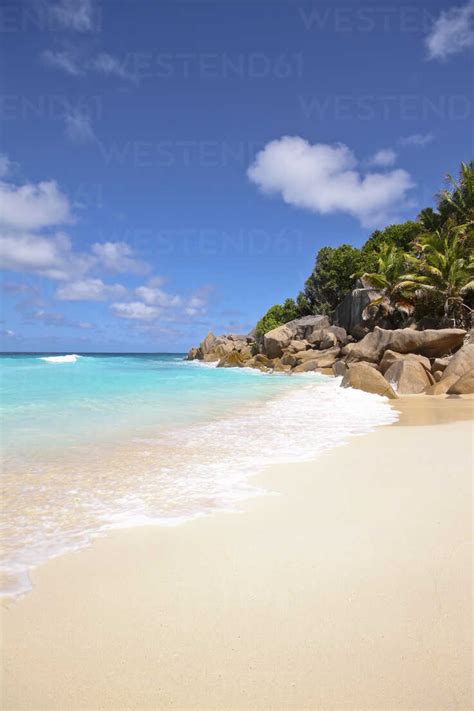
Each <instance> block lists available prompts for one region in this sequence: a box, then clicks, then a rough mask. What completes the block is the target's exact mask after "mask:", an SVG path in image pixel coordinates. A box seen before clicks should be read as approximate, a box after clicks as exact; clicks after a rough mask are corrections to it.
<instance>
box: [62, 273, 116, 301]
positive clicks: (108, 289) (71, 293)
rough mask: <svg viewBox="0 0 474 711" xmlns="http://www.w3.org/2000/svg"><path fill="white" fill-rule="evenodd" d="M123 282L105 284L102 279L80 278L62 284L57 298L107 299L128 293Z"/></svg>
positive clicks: (74, 299) (73, 299)
mask: <svg viewBox="0 0 474 711" xmlns="http://www.w3.org/2000/svg"><path fill="white" fill-rule="evenodd" d="M126 291H127V290H126V289H125V287H124V286H122V285H121V284H104V282H103V281H102V279H92V278H91V279H80V280H78V281H71V282H69V283H68V284H64V285H63V286H60V287H59V288H58V289H57V291H56V298H58V299H61V301H105V300H106V299H110V298H117V297H120V296H124V295H125V294H126Z"/></svg>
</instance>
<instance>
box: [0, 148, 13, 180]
mask: <svg viewBox="0 0 474 711" xmlns="http://www.w3.org/2000/svg"><path fill="white" fill-rule="evenodd" d="M13 166H14V163H12V161H11V160H10V159H9V157H8V156H6V155H5V154H4V153H0V179H2V178H6V177H7V175H9V174H10V173H11V171H12V168H13Z"/></svg>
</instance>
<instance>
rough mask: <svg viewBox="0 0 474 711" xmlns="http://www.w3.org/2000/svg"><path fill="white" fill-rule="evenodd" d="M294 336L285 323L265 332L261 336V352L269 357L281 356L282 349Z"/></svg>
mask: <svg viewBox="0 0 474 711" xmlns="http://www.w3.org/2000/svg"><path fill="white" fill-rule="evenodd" d="M293 338H294V333H293V331H292V330H291V329H290V328H289V327H288V326H287V325H286V324H285V325H284V326H278V328H274V329H273V330H272V331H269V332H268V333H266V334H265V335H264V337H263V352H264V353H265V355H267V356H268V357H269V358H281V356H282V355H283V351H284V350H285V348H287V347H288V346H289V345H290V343H291V341H292V340H293Z"/></svg>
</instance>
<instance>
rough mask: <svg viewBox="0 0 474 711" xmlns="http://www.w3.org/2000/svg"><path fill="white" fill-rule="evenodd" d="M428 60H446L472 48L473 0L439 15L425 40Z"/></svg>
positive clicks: (473, 37)
mask: <svg viewBox="0 0 474 711" xmlns="http://www.w3.org/2000/svg"><path fill="white" fill-rule="evenodd" d="M425 44H426V47H427V49H428V57H429V59H446V57H449V56H450V55H452V54H459V53H461V52H463V51H465V50H468V49H472V48H473V47H474V0H470V1H469V2H468V3H466V5H461V6H459V7H452V8H450V9H449V10H445V11H444V12H442V13H441V15H440V16H439V17H438V19H437V20H435V22H434V23H433V27H432V28H431V31H430V33H429V35H428V36H427V37H426V40H425Z"/></svg>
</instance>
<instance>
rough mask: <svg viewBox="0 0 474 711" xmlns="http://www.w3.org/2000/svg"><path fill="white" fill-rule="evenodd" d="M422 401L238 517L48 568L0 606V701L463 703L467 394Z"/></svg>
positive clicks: (329, 705) (143, 536) (152, 531)
mask: <svg viewBox="0 0 474 711" xmlns="http://www.w3.org/2000/svg"><path fill="white" fill-rule="evenodd" d="M423 399H424V400H425V404H424V405H423V404H422V405H420V404H419V403H418V401H419V400H420V398H417V399H416V401H415V399H410V398H406V399H405V401H397V402H396V403H395V406H396V407H397V408H401V409H402V410H403V413H404V414H403V417H402V419H401V420H400V422H399V423H397V424H396V425H392V426H388V427H383V428H379V429H378V430H377V431H375V432H374V433H371V434H369V435H366V436H363V437H357V438H353V439H352V440H351V441H350V443H349V444H348V445H346V446H344V447H340V448H338V449H334V450H331V451H328V452H326V453H325V454H324V455H322V456H321V457H320V458H319V459H318V460H317V461H315V462H309V463H305V464H298V465H287V466H280V467H273V468H272V469H271V470H268V471H266V472H264V473H263V474H261V475H259V477H258V478H259V481H261V482H263V483H264V484H265V485H266V487H267V488H268V489H271V490H272V491H273V492H278V494H279V495H274V496H265V497H259V498H257V499H254V500H252V501H250V502H249V503H248V504H246V505H245V510H244V511H243V512H242V513H238V514H219V515H215V516H213V517H210V518H206V519H201V520H197V521H194V522H191V523H188V524H186V525H183V526H179V527H176V528H158V527H143V528H137V529H132V530H123V531H119V532H114V533H111V534H110V535H108V536H107V537H105V538H103V539H100V540H97V541H95V542H94V544H93V545H92V546H91V547H89V548H87V549H85V550H83V551H79V552H77V553H72V554H68V555H65V556H63V557H60V558H57V559H55V560H51V561H49V562H48V563H47V564H45V565H43V566H42V567H41V568H39V569H38V570H37V571H35V572H34V574H33V582H34V591H33V592H32V593H31V594H29V595H26V596H25V597H23V598H21V599H19V600H17V601H16V602H15V603H14V604H8V605H4V607H3V610H2V615H3V621H2V654H3V657H2V667H3V703H2V708H3V709H48V710H49V709H63V710H65V709H88V710H90V709H359V710H361V711H362V710H366V709H367V710H368V709H403V710H405V709H429V710H430V711H433V710H434V709H449V710H450V711H451V710H452V709H470V708H472V695H471V694H472V688H471V671H472V668H471V662H472V656H471V654H472V559H471V551H472V511H473V502H472V462H473V457H472V455H473V451H472V444H473V439H472V435H473V428H472V419H471V420H469V419H467V418H472V414H473V412H472V407H473V401H472V400H471V401H468V400H464V401H462V400H460V399H456V400H453V401H452V402H451V403H449V404H447V403H446V402H445V401H444V400H443V401H441V402H440V400H439V399H438V398H431V399H430V400H431V402H430V403H429V405H428V404H427V402H426V401H427V400H428V398H423ZM446 405H447V407H446ZM440 407H445V409H444V410H443V411H442V414H440V412H441V410H440ZM448 410H449V411H450V414H448ZM427 413H428V414H427ZM414 422H415V423H416V424H413V423H414ZM426 422H428V423H430V424H423V423H426ZM433 422H436V423H438V422H440V423H441V424H431V423H433ZM408 425H409V426H408Z"/></svg>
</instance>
